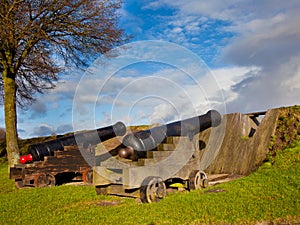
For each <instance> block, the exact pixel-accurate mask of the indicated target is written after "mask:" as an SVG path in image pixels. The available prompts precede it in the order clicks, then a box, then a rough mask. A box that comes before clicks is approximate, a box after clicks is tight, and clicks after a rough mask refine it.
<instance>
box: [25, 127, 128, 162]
mask: <svg viewBox="0 0 300 225" xmlns="http://www.w3.org/2000/svg"><path fill="white" fill-rule="evenodd" d="M95 131H96V132H95ZM125 133H126V126H125V125H124V124H123V123H122V122H117V123H116V124H114V125H111V126H108V127H104V128H99V129H97V130H91V131H82V132H79V133H76V134H72V135H68V136H65V137H61V138H57V139H54V140H51V141H46V142H42V143H37V144H33V145H30V146H29V148H28V152H29V155H27V156H22V157H21V158H20V163H23V164H24V163H26V162H28V161H40V160H43V159H44V157H45V156H50V155H54V151H57V150H63V149H64V146H70V145H71V146H74V145H78V144H79V143H80V144H82V145H83V146H84V147H85V146H88V145H96V144H98V143H100V142H101V141H106V140H109V139H111V138H113V137H116V136H123V135H124V134H125Z"/></svg>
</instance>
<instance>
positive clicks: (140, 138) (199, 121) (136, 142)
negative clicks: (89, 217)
mask: <svg viewBox="0 0 300 225" xmlns="http://www.w3.org/2000/svg"><path fill="white" fill-rule="evenodd" d="M221 120H222V117H221V115H220V113H219V112H218V111H216V110H210V111H208V112H207V113H206V114H204V115H200V116H196V117H192V118H189V119H185V120H182V121H177V122H173V123H170V124H167V125H162V126H158V127H154V128H151V129H149V130H145V131H139V132H136V133H132V134H128V135H126V136H125V137H124V139H123V141H122V143H123V145H125V146H126V147H127V148H128V149H133V150H135V151H150V150H153V149H155V148H156V147H157V146H158V145H159V144H160V143H161V142H162V141H163V140H164V139H165V138H166V137H172V136H188V137H190V138H191V139H192V137H193V136H194V135H195V134H197V133H199V132H201V131H204V130H206V129H208V128H210V127H216V126H218V125H219V124H220V123H221ZM123 154H124V153H123ZM124 155H125V154H124Z"/></svg>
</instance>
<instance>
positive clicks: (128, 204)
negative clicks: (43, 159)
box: [0, 144, 300, 224]
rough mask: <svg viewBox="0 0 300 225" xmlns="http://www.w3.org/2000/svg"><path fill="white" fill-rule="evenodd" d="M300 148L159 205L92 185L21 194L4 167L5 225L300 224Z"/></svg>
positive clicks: (0, 211) (1, 199)
mask: <svg viewBox="0 0 300 225" xmlns="http://www.w3.org/2000/svg"><path fill="white" fill-rule="evenodd" d="M299 171H300V144H298V146H296V147H294V148H290V149H285V150H284V151H282V152H278V153H277V156H276V158H275V163H274V164H273V165H270V163H266V164H264V165H263V166H261V167H260V168H259V169H258V170H257V171H256V172H254V173H252V174H251V175H249V176H248V177H245V178H242V179H239V180H236V181H233V182H230V183H226V184H221V185H217V186H213V187H209V188H207V189H205V190H200V191H192V192H184V193H173V194H169V195H168V196H167V198H165V199H163V200H162V201H161V202H159V203H155V204H141V203H138V202H137V200H136V199H131V198H121V197H115V196H97V195H96V194H95V189H94V188H93V187H90V186H67V185H64V186H56V187H52V188H27V189H22V190H18V189H16V188H15V186H14V182H13V181H11V180H9V179H8V173H7V164H3V163H2V164H1V165H0V173H1V174H0V182H1V185H0V193H1V195H0V207H1V208H0V224H254V223H257V222H269V223H270V222H272V223H275V224H276V223H278V224H295V223H297V222H298V223H300V190H299V189H300V179H299Z"/></svg>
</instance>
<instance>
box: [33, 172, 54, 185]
mask: <svg viewBox="0 0 300 225" xmlns="http://www.w3.org/2000/svg"><path fill="white" fill-rule="evenodd" d="M54 185H55V177H54V176H53V175H52V174H48V173H40V174H38V175H36V176H35V178H34V186H35V187H48V186H54Z"/></svg>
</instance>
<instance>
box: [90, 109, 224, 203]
mask: <svg viewBox="0 0 300 225" xmlns="http://www.w3.org/2000/svg"><path fill="white" fill-rule="evenodd" d="M221 121H222V117H221V115H220V113H219V112H217V111H215V110H211V111H208V112H207V113H206V114H205V115H201V116H197V117H193V118H190V119H185V120H182V121H177V122H173V123H169V124H167V125H162V126H158V127H154V128H151V129H149V130H145V131H139V132H136V133H131V134H128V135H126V136H125V137H124V138H123V140H122V144H121V145H119V146H118V147H117V148H115V149H113V150H111V151H110V152H109V154H108V153H107V151H106V149H103V150H102V151H98V152H95V154H96V157H98V158H99V159H100V160H99V161H97V162H96V163H95V166H94V167H93V184H94V185H95V187H96V191H97V193H98V194H114V195H123V196H130V197H139V198H140V199H141V201H142V202H145V203H150V202H156V201H159V200H160V199H162V198H164V197H165V196H166V188H172V185H174V184H176V183H177V184H178V183H179V184H180V185H181V186H182V188H185V189H187V190H195V189H200V188H205V187H207V185H208V176H207V175H206V174H205V172H204V171H203V169H204V168H203V164H202V156H203V155H204V154H205V150H202V149H200V139H199V133H200V132H202V131H205V130H206V129H208V128H210V127H212V129H211V131H209V133H210V134H211V133H213V134H214V133H215V132H214V130H216V129H219V128H217V127H218V126H219V125H220V124H221ZM219 127H221V126H219ZM217 133H218V134H219V133H221V132H217ZM115 150H116V151H118V155H113V154H111V153H112V151H113V152H115ZM200 150H201V151H200ZM104 156H110V157H104Z"/></svg>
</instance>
